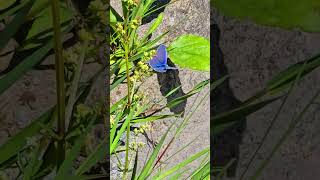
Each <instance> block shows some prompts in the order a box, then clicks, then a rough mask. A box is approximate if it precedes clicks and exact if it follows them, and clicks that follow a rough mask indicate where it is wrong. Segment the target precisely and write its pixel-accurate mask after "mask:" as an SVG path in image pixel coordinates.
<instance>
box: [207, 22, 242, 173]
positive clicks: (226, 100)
mask: <svg viewBox="0 0 320 180" xmlns="http://www.w3.org/2000/svg"><path fill="white" fill-rule="evenodd" d="M210 32H211V35H210V38H211V40H210V42H211V52H210V54H211V58H210V59H211V74H210V76H211V79H212V80H213V81H215V80H217V79H220V78H222V77H224V76H225V75H227V74H228V70H227V68H226V66H225V64H224V57H223V53H222V51H221V49H220V47H219V37H220V30H219V27H218V25H216V24H213V25H210ZM210 102H212V103H211V107H210V114H211V115H216V114H218V113H222V112H226V111H229V110H231V109H233V108H235V107H237V106H238V105H239V104H241V101H239V100H238V99H237V98H236V97H235V96H234V94H233V92H232V90H231V88H230V87H229V81H225V82H224V83H223V84H221V85H220V86H219V87H218V88H216V89H215V90H214V91H213V92H212V93H211V96H210ZM211 126H214V122H213V123H211ZM245 128H246V119H239V121H237V123H235V124H234V125H232V126H231V127H229V128H228V129H226V130H224V131H223V132H222V133H220V134H218V135H211V138H210V141H211V143H210V144H212V145H213V147H212V149H213V151H211V158H213V160H212V162H214V167H221V166H226V165H227V164H228V163H229V162H230V161H232V160H234V162H233V163H232V165H231V166H230V167H229V168H228V170H227V177H235V175H236V168H237V164H238V159H239V148H240V144H241V143H242V134H243V131H244V130H245ZM211 133H212V131H211ZM212 175H216V173H215V172H212Z"/></svg>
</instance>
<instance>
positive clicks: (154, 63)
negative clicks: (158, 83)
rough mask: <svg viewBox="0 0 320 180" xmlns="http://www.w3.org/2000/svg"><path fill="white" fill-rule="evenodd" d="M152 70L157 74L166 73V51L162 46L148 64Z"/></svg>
mask: <svg viewBox="0 0 320 180" xmlns="http://www.w3.org/2000/svg"><path fill="white" fill-rule="evenodd" d="M148 63H149V65H150V66H151V67H152V69H153V70H155V71H157V72H166V71H167V68H166V67H167V51H166V47H165V46H164V45H160V46H159V47H158V49H157V54H156V55H155V56H154V57H153V58H152V59H151V60H150V61H149V62H148Z"/></svg>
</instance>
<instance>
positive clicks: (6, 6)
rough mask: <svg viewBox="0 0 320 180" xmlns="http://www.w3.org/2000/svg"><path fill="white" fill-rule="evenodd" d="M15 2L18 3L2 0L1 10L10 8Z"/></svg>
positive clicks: (13, 0) (14, 0) (12, 0)
mask: <svg viewBox="0 0 320 180" xmlns="http://www.w3.org/2000/svg"><path fill="white" fill-rule="evenodd" d="M15 2H16V0H1V1H0V10H4V9H6V8H8V7H10V6H11V5H12V4H13V3H15Z"/></svg>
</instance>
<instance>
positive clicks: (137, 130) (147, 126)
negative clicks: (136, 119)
mask: <svg viewBox="0 0 320 180" xmlns="http://www.w3.org/2000/svg"><path fill="white" fill-rule="evenodd" d="M151 130H152V128H151V124H150V123H146V124H144V125H141V126H140V127H139V128H135V129H134V130H133V132H134V134H135V135H136V136H137V135H139V134H140V133H144V132H146V131H151Z"/></svg>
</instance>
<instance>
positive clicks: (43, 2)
mask: <svg viewBox="0 0 320 180" xmlns="http://www.w3.org/2000/svg"><path fill="white" fill-rule="evenodd" d="M49 5H50V1H49V0H37V1H36V2H35V3H34V4H33V6H32V8H31V10H30V12H29V14H28V16H29V17H31V18H33V17H37V16H39V15H40V14H41V13H42V12H43V11H44V10H45V9H46V8H47V7H48V6H49Z"/></svg>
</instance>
